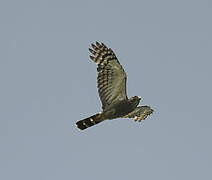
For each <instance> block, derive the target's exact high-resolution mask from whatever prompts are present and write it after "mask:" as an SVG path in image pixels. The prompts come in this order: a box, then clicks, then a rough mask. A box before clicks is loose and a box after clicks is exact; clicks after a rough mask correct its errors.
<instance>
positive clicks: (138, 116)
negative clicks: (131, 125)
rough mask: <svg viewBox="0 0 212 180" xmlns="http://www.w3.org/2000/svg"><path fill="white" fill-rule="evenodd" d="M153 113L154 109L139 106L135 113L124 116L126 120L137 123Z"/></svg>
mask: <svg viewBox="0 0 212 180" xmlns="http://www.w3.org/2000/svg"><path fill="white" fill-rule="evenodd" d="M152 113H153V109H151V108H150V107H149V106H138V107H137V108H135V110H134V111H132V112H130V113H129V114H127V115H126V116H124V118H133V119H134V120H135V121H138V122H141V121H142V120H144V119H146V118H147V116H148V115H150V114H152Z"/></svg>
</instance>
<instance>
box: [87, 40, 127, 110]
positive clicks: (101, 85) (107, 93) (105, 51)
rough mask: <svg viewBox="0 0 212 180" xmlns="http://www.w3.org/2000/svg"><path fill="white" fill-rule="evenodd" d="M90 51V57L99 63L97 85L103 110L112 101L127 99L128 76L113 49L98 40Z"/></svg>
mask: <svg viewBox="0 0 212 180" xmlns="http://www.w3.org/2000/svg"><path fill="white" fill-rule="evenodd" d="M89 51H90V52H91V53H92V56H90V58H91V59H92V60H93V61H94V62H95V63H96V64H97V65H98V67H97V71H98V77H97V86H98V92H99V96H100V99H101V102H102V108H103V110H104V109H106V108H107V107H108V106H109V105H111V104H112V103H115V102H117V101H121V100H126V99H127V93H126V80H127V76H126V73H125V71H124V69H123V68H122V66H121V64H120V63H119V61H118V59H117V57H116V55H115V54H114V52H113V51H112V49H110V48H107V47H106V46H105V45H104V44H103V43H101V44H100V43H98V42H96V44H95V45H94V44H92V49H89Z"/></svg>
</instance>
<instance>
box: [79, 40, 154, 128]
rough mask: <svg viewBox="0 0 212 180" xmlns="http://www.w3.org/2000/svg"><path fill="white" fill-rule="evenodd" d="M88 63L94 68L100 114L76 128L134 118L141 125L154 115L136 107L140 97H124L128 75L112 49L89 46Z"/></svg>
mask: <svg viewBox="0 0 212 180" xmlns="http://www.w3.org/2000/svg"><path fill="white" fill-rule="evenodd" d="M91 47H92V48H89V51H90V52H91V54H92V55H91V56H90V59H91V60H92V61H94V62H95V63H96V64H97V73H98V76H97V87H98V93H99V96H100V100H101V102H102V112H100V113H97V114H95V115H93V116H90V117H88V118H86V119H83V120H80V121H78V122H77V123H76V125H77V127H78V128H79V129H81V130H84V129H86V128H88V127H91V126H93V125H95V124H98V123H100V122H102V121H105V120H108V119H115V118H133V119H134V120H135V121H138V122H141V121H142V120H144V119H146V118H147V116H148V115H150V114H152V113H153V109H151V107H150V106H138V104H139V102H140V100H141V98H140V97H139V96H133V97H131V98H128V97H127V92H126V80H127V75H126V73H125V71H124V69H123V67H122V66H121V64H120V63H119V61H118V59H117V57H116V55H115V53H114V52H113V50H112V49H110V48H107V46H106V45H104V44H103V43H99V42H96V44H91Z"/></svg>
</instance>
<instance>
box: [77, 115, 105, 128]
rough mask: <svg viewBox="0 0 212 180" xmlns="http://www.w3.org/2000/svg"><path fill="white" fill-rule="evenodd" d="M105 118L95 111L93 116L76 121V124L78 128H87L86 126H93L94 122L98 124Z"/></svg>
mask: <svg viewBox="0 0 212 180" xmlns="http://www.w3.org/2000/svg"><path fill="white" fill-rule="evenodd" d="M104 120H105V119H104V118H103V116H102V114H101V113H97V114H95V115H93V116H90V117H88V118H86V119H83V120H80V121H78V122H76V125H77V127H78V128H79V129H81V130H84V129H87V128H88V127H91V126H94V125H95V124H98V123H100V122H102V121H104Z"/></svg>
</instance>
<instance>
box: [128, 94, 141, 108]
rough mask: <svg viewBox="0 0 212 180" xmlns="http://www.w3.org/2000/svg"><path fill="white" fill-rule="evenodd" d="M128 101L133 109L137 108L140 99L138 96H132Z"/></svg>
mask: <svg viewBox="0 0 212 180" xmlns="http://www.w3.org/2000/svg"><path fill="white" fill-rule="evenodd" d="M129 100H130V102H131V103H132V104H133V105H134V106H135V107H137V106H138V104H139V103H140V100H141V97H139V96H133V97H131V98H130V99H129Z"/></svg>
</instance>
